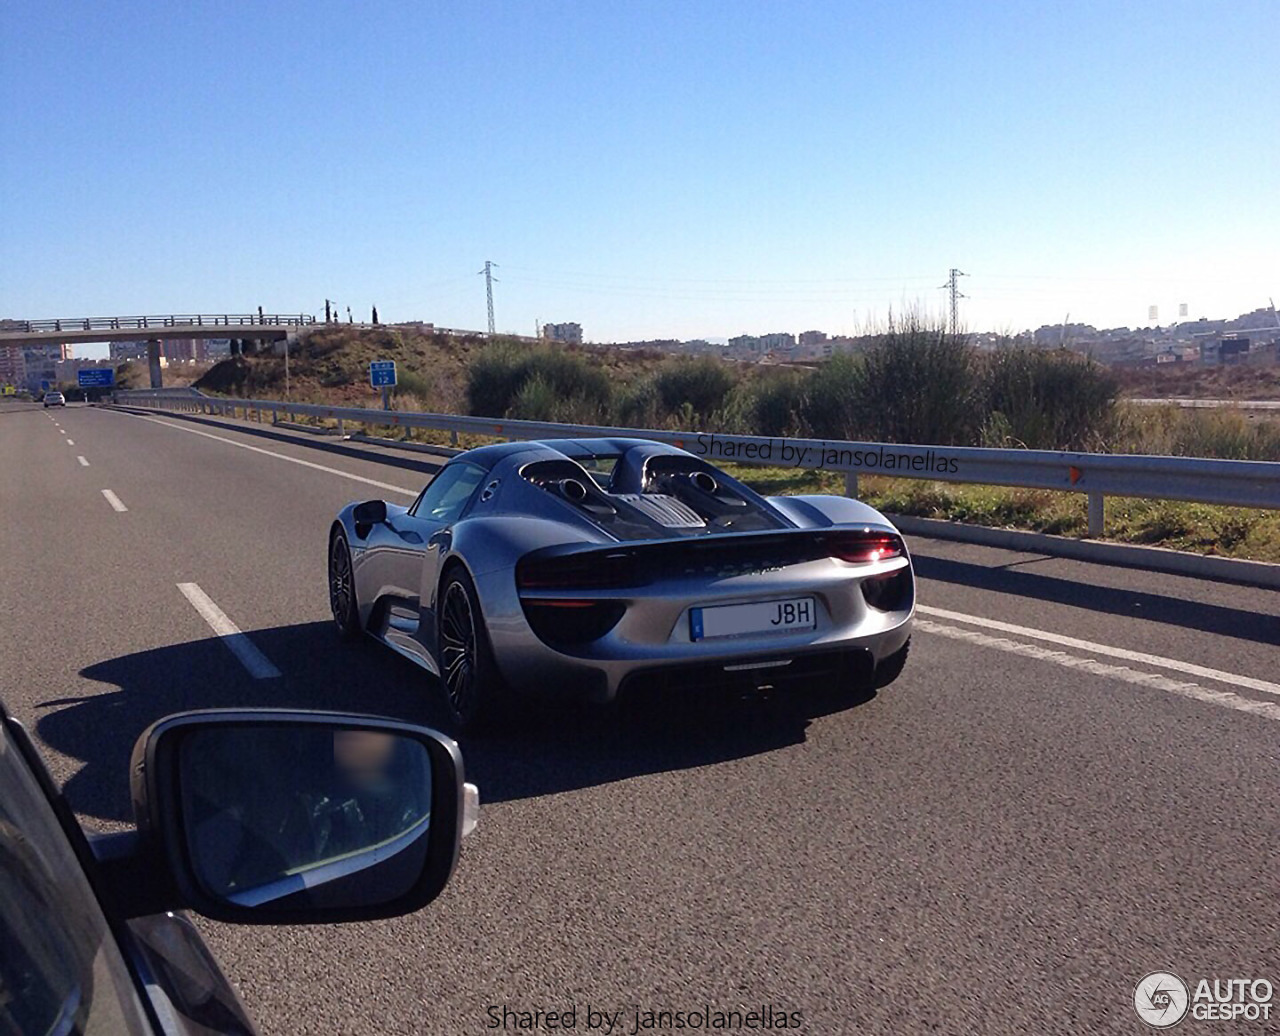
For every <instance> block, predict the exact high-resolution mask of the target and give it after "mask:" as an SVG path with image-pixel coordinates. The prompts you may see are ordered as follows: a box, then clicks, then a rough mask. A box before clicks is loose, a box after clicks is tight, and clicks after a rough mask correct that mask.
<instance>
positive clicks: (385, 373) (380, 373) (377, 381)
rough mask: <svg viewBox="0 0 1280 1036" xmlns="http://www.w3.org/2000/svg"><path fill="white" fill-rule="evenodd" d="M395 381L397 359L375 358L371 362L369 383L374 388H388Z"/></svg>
mask: <svg viewBox="0 0 1280 1036" xmlns="http://www.w3.org/2000/svg"><path fill="white" fill-rule="evenodd" d="M395 383H396V361H395V360H374V361H373V362H372V363H371V364H369V384H370V385H372V386H373V387H374V388H386V387H387V386H390V385H394V384H395Z"/></svg>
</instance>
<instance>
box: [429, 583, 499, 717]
mask: <svg viewBox="0 0 1280 1036" xmlns="http://www.w3.org/2000/svg"><path fill="white" fill-rule="evenodd" d="M436 614H437V616H438V617H439V618H438V626H437V629H438V637H437V645H438V652H439V659H438V661H439V663H440V684H441V687H442V689H443V691H444V703H445V707H446V708H447V709H448V710H449V719H450V720H451V721H452V724H453V726H454V728H455V729H456V730H457V731H458V732H459V733H463V734H478V733H483V732H486V731H490V730H493V729H495V728H497V727H498V726H499V725H500V724H501V722H502V721H503V720H505V719H507V718H508V716H509V711H508V709H507V705H508V703H509V696H508V694H507V690H506V685H505V684H504V682H503V680H502V675H501V674H500V673H499V672H498V666H497V663H496V662H495V661H494V659H493V647H492V646H491V645H490V643H489V634H488V631H487V630H486V629H485V626H484V615H483V614H482V613H481V611H480V603H479V598H478V596H477V594H476V588H475V583H473V582H472V581H471V577H470V576H469V575H468V574H467V572H466V570H465V569H463V568H462V567H461V566H455V567H454V568H452V569H450V570H449V572H448V573H447V574H446V576H445V578H444V582H443V583H441V585H440V597H439V599H438V605H437V608H436Z"/></svg>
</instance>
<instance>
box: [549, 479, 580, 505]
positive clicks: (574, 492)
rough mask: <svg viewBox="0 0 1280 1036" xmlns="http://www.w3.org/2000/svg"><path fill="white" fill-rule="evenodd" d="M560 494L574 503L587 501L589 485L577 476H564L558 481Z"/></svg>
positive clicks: (557, 485) (557, 487)
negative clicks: (584, 483)
mask: <svg viewBox="0 0 1280 1036" xmlns="http://www.w3.org/2000/svg"><path fill="white" fill-rule="evenodd" d="M556 489H557V490H558V491H559V493H560V495H561V496H562V497H564V498H565V499H566V500H568V501H569V502H570V503H572V504H583V503H586V502H587V487H586V486H584V485H583V484H582V483H581V482H579V481H578V480H577V479H576V478H562V479H561V480H560V481H559V482H557V483H556Z"/></svg>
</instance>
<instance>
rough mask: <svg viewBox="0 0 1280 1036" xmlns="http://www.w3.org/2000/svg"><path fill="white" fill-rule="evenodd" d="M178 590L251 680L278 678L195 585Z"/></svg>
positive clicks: (221, 612) (188, 585)
mask: <svg viewBox="0 0 1280 1036" xmlns="http://www.w3.org/2000/svg"><path fill="white" fill-rule="evenodd" d="M178 589H179V590H181V591H182V594H183V596H184V597H186V599H187V600H188V601H190V602H191V606H192V607H193V608H194V609H195V610H196V611H198V612H199V613H200V617H201V618H202V619H204V621H205V622H207V623H208V624H209V628H210V629H212V630H213V632H214V633H216V634H217V635H218V636H219V637H221V638H222V642H223V643H224V644H226V645H227V648H228V649H229V650H230V651H231V653H232V654H233V655H235V656H236V658H238V659H239V660H240V664H241V665H242V666H244V667H245V669H247V670H248V671H249V675H250V676H252V677H253V678H254V679H255V680H269V679H272V678H273V677H277V676H279V675H280V670H279V669H277V668H276V667H275V666H273V665H272V664H271V660H270V659H269V658H267V656H266V655H264V654H263V653H262V652H261V651H259V650H258V648H257V647H256V646H255V645H254V643H253V641H251V640H250V639H249V638H248V637H246V636H245V635H244V634H243V633H241V632H240V627H239V626H237V625H236V624H235V623H234V622H232V621H231V620H230V619H228V618H227V614H226V612H224V611H223V610H222V609H221V608H219V607H218V606H217V605H216V604H214V603H213V601H212V600H211V599H210V598H209V595H208V594H207V593H205V592H204V591H203V590H201V589H200V584H199V583H179V584H178Z"/></svg>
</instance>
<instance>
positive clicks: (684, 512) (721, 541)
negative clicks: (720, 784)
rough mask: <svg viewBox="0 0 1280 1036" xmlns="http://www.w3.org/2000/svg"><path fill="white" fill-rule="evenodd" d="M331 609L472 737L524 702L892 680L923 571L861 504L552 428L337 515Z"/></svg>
mask: <svg viewBox="0 0 1280 1036" xmlns="http://www.w3.org/2000/svg"><path fill="white" fill-rule="evenodd" d="M329 601H330V605H331V607H332V609H333V616H334V620H335V622H336V623H337V626H338V630H339V632H340V633H341V634H342V635H343V636H344V637H349V638H354V637H357V636H359V635H360V634H361V633H368V634H370V635H372V636H373V637H375V638H376V639H378V640H380V641H382V642H383V643H385V644H386V645H388V646H389V647H392V648H394V649H395V650H396V651H398V652H400V653H401V654H402V655H405V656H407V657H408V658H410V659H412V660H413V661H414V662H416V663H417V664H418V665H420V666H422V667H423V668H424V669H426V670H428V671H429V672H430V673H432V674H434V675H435V676H437V677H439V681H440V684H441V686H442V688H443V690H444V692H445V697H446V701H447V704H448V708H449V711H450V713H451V715H452V718H453V721H454V723H455V724H456V725H457V726H458V728H459V729H460V730H463V731H470V730H476V729H478V728H481V727H484V726H487V725H489V724H491V723H492V722H494V721H495V720H500V719H501V718H502V717H503V715H504V713H505V712H506V710H507V709H508V708H509V707H510V705H512V704H513V696H517V695H519V696H529V695H542V696H545V695H547V694H548V693H550V692H559V693H577V694H580V695H583V696H586V697H590V698H594V699H596V700H601V701H608V700H611V699H613V698H615V697H616V696H617V695H618V694H619V693H620V692H626V691H628V690H629V689H631V688H633V687H635V686H638V685H640V684H645V683H649V684H654V683H661V684H663V685H667V686H670V685H677V686H678V687H680V688H687V689H688V690H689V692H690V693H696V692H698V691H699V690H701V689H704V688H706V687H708V686H709V685H715V684H731V685H733V684H744V685H747V686H748V687H750V686H755V687H764V686H774V685H778V684H781V683H782V682H784V681H787V682H790V681H795V680H815V679H820V680H823V681H831V680H836V681H841V682H843V683H844V684H845V685H847V686H849V687H850V689H851V690H855V691H856V690H859V689H862V690H866V689H868V688H871V687H882V686H884V685H885V684H887V683H889V682H890V681H892V680H893V679H895V678H896V677H897V675H898V674H899V673H900V672H901V671H902V666H903V663H904V662H905V661H906V657H907V647H908V643H907V642H908V639H909V637H910V635H911V623H912V618H913V615H914V612H915V578H914V575H913V573H912V567H911V559H910V557H909V555H908V553H907V548H906V545H905V543H904V542H903V540H902V537H901V536H900V535H899V533H898V531H897V530H896V529H895V528H894V527H893V525H892V524H890V522H889V521H888V520H886V519H885V518H884V516H883V515H881V514H880V513H879V512H878V511H876V510H874V509H873V508H871V507H868V506H867V505H866V504H863V503H859V502H858V501H856V500H851V499H847V498H845V497H839V496H783V497H762V496H760V495H759V494H757V493H755V492H754V491H753V490H751V489H749V488H748V487H747V486H745V485H743V484H742V483H741V482H739V481H737V480H736V479H734V478H732V477H730V476H729V475H727V474H725V473H724V472H723V471H720V470H719V469H717V468H715V467H713V466H712V465H711V464H708V463H707V462H706V461H704V460H702V459H700V458H698V457H695V456H693V455H692V454H690V453H687V452H685V451H684V450H680V449H676V448H675V447H673V446H666V445H663V444H660V443H655V442H650V441H648V440H642V439H555V440H547V441H542V442H512V443H503V444H501V445H495V446H482V447H480V448H478V449H474V450H468V451H466V452H464V453H461V454H459V455H458V456H456V457H454V458H453V459H452V460H450V461H449V462H448V463H447V464H446V465H445V466H444V467H443V468H442V469H441V470H440V472H439V473H438V474H437V475H436V477H435V478H434V479H433V480H432V481H431V482H430V484H429V485H428V486H427V487H426V488H425V489H424V490H423V491H422V493H421V494H420V495H419V496H418V498H417V500H415V501H414V502H413V503H412V504H411V505H410V506H409V507H401V506H397V505H393V504H388V503H385V502H384V501H381V500H372V501H367V502H365V503H358V504H349V505H348V506H347V507H345V508H343V510H342V511H341V513H339V515H338V517H337V519H336V520H335V521H334V523H333V527H332V529H331V531H330V534H329Z"/></svg>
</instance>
